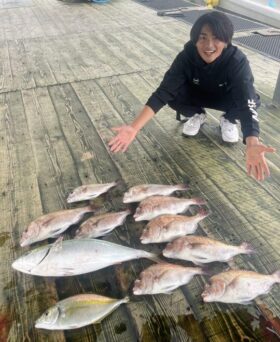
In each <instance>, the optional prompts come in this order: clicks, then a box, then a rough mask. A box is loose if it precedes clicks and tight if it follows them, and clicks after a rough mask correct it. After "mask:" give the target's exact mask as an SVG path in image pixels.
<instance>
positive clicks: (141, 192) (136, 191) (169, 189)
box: [123, 184, 189, 203]
mask: <svg viewBox="0 0 280 342" xmlns="http://www.w3.org/2000/svg"><path fill="white" fill-rule="evenodd" d="M188 189H189V186H188V185H187V184H175V185H163V184H141V185H136V186H133V187H132V188H130V189H129V190H128V191H127V192H126V193H125V194H124V196H123V203H132V202H140V201H143V200H144V199H145V198H147V197H150V196H155V195H163V196H168V195H171V194H172V193H173V192H174V191H186V190H188Z"/></svg>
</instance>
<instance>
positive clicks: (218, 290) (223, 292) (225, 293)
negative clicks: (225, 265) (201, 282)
mask: <svg viewBox="0 0 280 342" xmlns="http://www.w3.org/2000/svg"><path fill="white" fill-rule="evenodd" d="M210 282H211V285H208V284H207V285H206V286H205V289H204V292H203V293H202V298H203V300H204V302H222V303H237V304H249V303H250V301H252V300H253V299H255V298H256V297H257V296H260V295H263V294H267V293H268V292H269V291H270V290H271V288H272V286H273V285H274V284H275V283H280V270H279V271H276V272H274V273H273V274H268V275H266V274H260V273H257V272H253V271H246V270H230V271H226V272H222V273H219V274H216V275H214V276H213V277H211V278H210Z"/></svg>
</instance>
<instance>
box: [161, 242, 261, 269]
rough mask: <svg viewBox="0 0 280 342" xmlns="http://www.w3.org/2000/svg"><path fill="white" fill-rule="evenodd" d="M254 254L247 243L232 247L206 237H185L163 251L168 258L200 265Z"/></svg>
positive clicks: (170, 244) (171, 243)
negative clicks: (239, 255)
mask: <svg viewBox="0 0 280 342" xmlns="http://www.w3.org/2000/svg"><path fill="white" fill-rule="evenodd" d="M251 253H254V250H253V248H252V247H251V246H250V245H249V244H248V243H246V242H243V243H242V244H241V245H240V246H232V245H228V244H225V243H223V242H220V241H217V240H213V239H210V238H207V237H204V236H194V235H192V236H183V237H180V238H178V239H176V240H174V241H172V242H170V243H169V244H168V245H167V246H166V248H165V249H164V250H163V255H164V256H165V257H167V258H174V259H182V260H188V261H192V262H193V263H195V264H197V265H200V264H203V263H208V262H213V261H229V260H230V259H232V258H233V257H234V256H235V255H237V254H251Z"/></svg>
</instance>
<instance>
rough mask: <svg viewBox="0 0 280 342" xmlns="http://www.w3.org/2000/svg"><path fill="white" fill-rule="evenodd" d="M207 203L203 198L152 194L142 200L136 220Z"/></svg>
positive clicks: (182, 210) (180, 211)
mask: <svg viewBox="0 0 280 342" xmlns="http://www.w3.org/2000/svg"><path fill="white" fill-rule="evenodd" d="M193 204H197V205H201V204H206V202H205V200H204V199H201V198H177V197H168V196H151V197H148V198H146V199H145V200H143V201H142V202H140V204H139V206H138V208H137V209H136V212H135V214H134V215H133V217H134V219H135V221H143V220H151V219H153V218H155V217H157V216H159V215H163V214H178V213H182V212H185V211H187V210H188V208H189V206H191V205H193Z"/></svg>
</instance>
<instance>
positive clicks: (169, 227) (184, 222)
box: [140, 209, 209, 244]
mask: <svg viewBox="0 0 280 342" xmlns="http://www.w3.org/2000/svg"><path fill="white" fill-rule="evenodd" d="M208 215H209V213H208V212H207V211H206V210H205V209H200V210H199V211H198V213H197V214H196V215H194V216H184V215H161V216H158V217H156V218H154V219H153V220H151V221H150V222H149V223H148V224H147V226H146V228H145V229H144V230H143V233H142V235H141V237H140V240H141V242H142V243H144V244H146V243H161V242H169V241H173V240H175V239H176V238H178V237H181V236H184V235H188V234H193V233H194V232H195V231H196V229H197V225H198V222H200V221H201V220H203V219H204V218H205V217H207V216H208Z"/></svg>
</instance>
